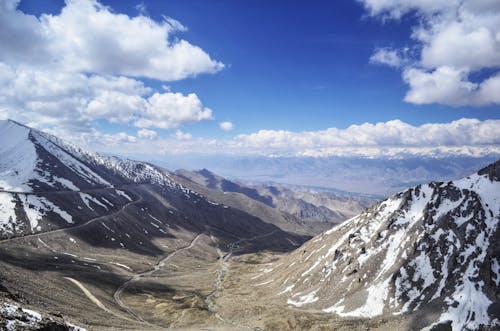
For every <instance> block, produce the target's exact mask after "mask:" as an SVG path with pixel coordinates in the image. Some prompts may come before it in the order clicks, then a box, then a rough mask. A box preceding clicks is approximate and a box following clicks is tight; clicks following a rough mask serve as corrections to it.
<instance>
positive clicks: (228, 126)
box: [219, 121, 234, 131]
mask: <svg viewBox="0 0 500 331" xmlns="http://www.w3.org/2000/svg"><path fill="white" fill-rule="evenodd" d="M219 127H220V128H221V129H222V130H224V131H231V130H232V129H233V128H234V126H233V123H232V122H229V121H227V122H220V123H219Z"/></svg>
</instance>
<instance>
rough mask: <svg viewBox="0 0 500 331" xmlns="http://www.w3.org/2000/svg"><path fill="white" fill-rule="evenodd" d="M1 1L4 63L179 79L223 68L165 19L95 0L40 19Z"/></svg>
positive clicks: (0, 56)
mask: <svg viewBox="0 0 500 331" xmlns="http://www.w3.org/2000/svg"><path fill="white" fill-rule="evenodd" d="M16 7H17V1H13V0H1V1H0V31H1V32H0V44H2V50H1V51H0V60H2V61H4V62H6V63H9V64H14V65H28V66H43V67H47V66H52V67H53V68H57V69H58V70H64V71H76V72H92V73H101V74H103V73H105V74H113V75H115V74H118V75H127V76H135V77H149V78H155V79H159V80H164V81H170V80H179V79H183V78H186V77H190V76H195V75H197V74H202V73H215V72H217V71H219V70H221V69H222V68H223V67H224V65H223V64H222V63H220V62H217V61H214V60H212V59H211V58H210V56H209V55H208V54H207V53H205V52H204V51H203V50H202V49H201V48H199V47H197V46H194V45H192V44H190V43H189V42H187V41H186V40H183V39H177V38H173V36H174V34H175V33H176V32H179V31H183V30H185V29H186V28H185V27H184V26H183V25H182V24H181V23H179V22H178V21H176V20H174V19H171V18H165V19H164V20H163V21H162V22H159V23H158V22H155V21H153V20H152V19H151V18H149V17H146V16H144V15H142V14H141V15H139V16H136V17H129V16H127V15H124V14H118V13H115V12H112V11H111V10H110V9H109V8H108V7H106V6H103V5H101V4H99V3H98V2H97V1H95V0H68V1H67V2H66V5H65V6H64V7H63V8H62V10H61V13H59V14H57V15H49V14H42V15H41V16H40V17H39V18H38V17H35V16H33V15H27V14H24V13H22V12H21V11H19V10H16Z"/></svg>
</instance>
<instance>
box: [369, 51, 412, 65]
mask: <svg viewBox="0 0 500 331" xmlns="http://www.w3.org/2000/svg"><path fill="white" fill-rule="evenodd" d="M370 62H371V63H377V64H384V65H388V66H390V67H395V68H397V67H400V66H401V65H402V64H403V63H404V62H405V60H404V59H403V58H402V57H401V54H399V52H398V51H397V50H394V49H390V48H379V49H377V50H375V52H374V53H373V54H372V56H371V57H370Z"/></svg>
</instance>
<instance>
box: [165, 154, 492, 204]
mask: <svg viewBox="0 0 500 331" xmlns="http://www.w3.org/2000/svg"><path fill="white" fill-rule="evenodd" d="M498 157H499V155H498V154H495V153H491V154H488V155H485V156H477V155H475V154H474V153H464V154H462V155H449V154H446V153H442V154H439V153H438V154H432V153H431V154H429V155H427V154H425V153H424V154H422V155H417V156H416V155H412V154H409V155H400V156H398V155H394V156H376V155H374V156H372V157H367V156H366V157H362V156H359V157H355V156H324V157H321V156H318V157H308V156H290V157H284V156H283V157H280V156H232V155H224V154H221V155H204V154H199V155H197V154H193V155H176V156H175V158H167V159H164V160H156V161H155V164H159V165H164V166H166V167H167V168H169V169H179V168H185V169H189V170H192V169H199V168H203V167H205V168H208V169H210V170H211V171H213V172H215V173H217V174H219V175H221V176H223V177H225V178H238V179H239V180H241V181H244V182H252V183H255V182H257V181H259V182H261V183H262V182H276V183H282V184H287V185H298V186H309V187H321V188H329V189H337V190H342V191H347V192H358V193H363V194H374V195H382V196H384V197H388V196H389V195H392V194H394V193H396V192H399V191H402V190H405V189H407V188H408V187H412V186H415V185H418V184H424V183H428V182H430V181H448V180H453V179H456V178H461V177H464V176H467V175H468V174H470V173H472V172H474V171H477V169H480V168H481V167H484V166H485V165H486V164H490V163H492V162H494V161H495V160H497V159H498ZM176 161H177V162H176Z"/></svg>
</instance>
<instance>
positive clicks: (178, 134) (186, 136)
mask: <svg viewBox="0 0 500 331" xmlns="http://www.w3.org/2000/svg"><path fill="white" fill-rule="evenodd" d="M172 136H173V137H174V138H175V139H176V140H189V139H191V138H193V136H192V135H191V133H187V132H182V131H181V130H177V131H175V133H174V134H173V135H172Z"/></svg>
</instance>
